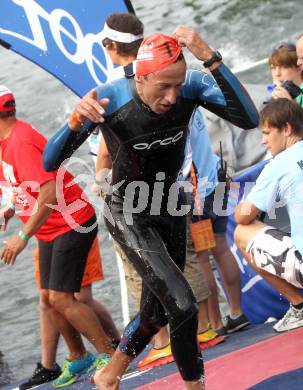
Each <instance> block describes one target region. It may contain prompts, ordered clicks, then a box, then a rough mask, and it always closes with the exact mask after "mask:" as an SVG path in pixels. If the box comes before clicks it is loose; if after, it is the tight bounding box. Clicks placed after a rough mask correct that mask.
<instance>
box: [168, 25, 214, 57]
mask: <svg viewBox="0 0 303 390" xmlns="http://www.w3.org/2000/svg"><path fill="white" fill-rule="evenodd" d="M173 37H174V38H175V39H177V41H178V43H179V45H181V46H186V47H187V48H188V50H189V51H191V52H192V53H193V55H194V56H195V57H196V58H197V59H198V60H201V61H206V60H209V59H210V58H211V57H212V54H213V51H212V50H211V48H210V47H209V46H208V44H207V43H206V42H205V41H204V40H203V39H202V38H201V37H200V35H199V34H198V33H196V32H195V31H193V30H191V29H190V28H188V27H186V26H178V27H177V28H176V30H175V31H174V33H173Z"/></svg>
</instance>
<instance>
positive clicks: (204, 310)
mask: <svg viewBox="0 0 303 390" xmlns="http://www.w3.org/2000/svg"><path fill="white" fill-rule="evenodd" d="M207 301H208V299H205V300H204V301H201V302H199V314H198V320H199V323H198V333H202V332H206V331H207V329H208V322H209V319H208V303H207Z"/></svg>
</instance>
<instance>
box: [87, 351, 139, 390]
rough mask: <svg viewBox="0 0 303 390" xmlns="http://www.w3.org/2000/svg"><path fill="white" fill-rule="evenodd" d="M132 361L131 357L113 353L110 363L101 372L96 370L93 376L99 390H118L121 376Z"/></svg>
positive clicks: (117, 352) (116, 352)
mask: <svg viewBox="0 0 303 390" xmlns="http://www.w3.org/2000/svg"><path fill="white" fill-rule="evenodd" d="M132 360H133V358H132V357H130V356H128V355H126V354H125V353H123V352H121V351H120V350H119V348H118V349H117V350H116V351H115V353H114V355H113V357H112V358H111V361H110V362H109V363H108V365H107V366H105V367H104V368H103V369H102V370H98V371H97V372H96V374H95V376H94V382H95V384H96V385H97V387H98V389H100V390H118V389H119V384H120V380H121V377H122V375H123V374H124V372H125V371H126V369H127V367H128V366H129V364H130V363H131V361H132Z"/></svg>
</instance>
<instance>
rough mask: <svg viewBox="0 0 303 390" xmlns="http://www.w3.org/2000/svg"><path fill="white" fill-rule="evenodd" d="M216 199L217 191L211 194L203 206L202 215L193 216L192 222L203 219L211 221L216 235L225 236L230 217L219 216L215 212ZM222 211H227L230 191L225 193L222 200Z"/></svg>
mask: <svg viewBox="0 0 303 390" xmlns="http://www.w3.org/2000/svg"><path fill="white" fill-rule="evenodd" d="M214 198H215V191H213V192H212V193H211V194H209V195H208V196H207V197H206V198H205V200H204V205H203V210H202V214H201V215H193V216H192V222H197V221H199V220H201V219H202V220H203V219H209V218H210V219H211V223H212V226H213V230H214V233H215V234H225V233H226V226H227V221H228V216H222V215H217V214H216V213H215V211H214ZM221 202H222V203H221V205H222V210H226V208H227V203H228V191H226V192H225V194H224V197H223V199H222V200H221Z"/></svg>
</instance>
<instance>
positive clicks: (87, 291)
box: [74, 284, 120, 341]
mask: <svg viewBox="0 0 303 390" xmlns="http://www.w3.org/2000/svg"><path fill="white" fill-rule="evenodd" d="M74 295H75V297H76V299H77V300H78V301H79V302H81V303H85V304H86V305H88V306H89V307H91V308H92V309H93V311H94V312H95V314H96V316H97V317H98V320H99V322H100V323H101V325H102V326H103V329H104V331H105V333H106V334H107V336H108V337H109V338H110V339H112V340H113V341H119V340H120V333H119V331H118V329H117V327H116V325H115V323H114V321H113V319H112V316H111V315H110V313H109V311H108V310H107V308H106V307H105V306H104V305H103V304H102V303H101V302H98V301H97V300H95V299H94V298H93V292H92V285H91V284H89V285H88V286H84V287H82V288H81V290H80V292H79V293H75V294H74Z"/></svg>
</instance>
